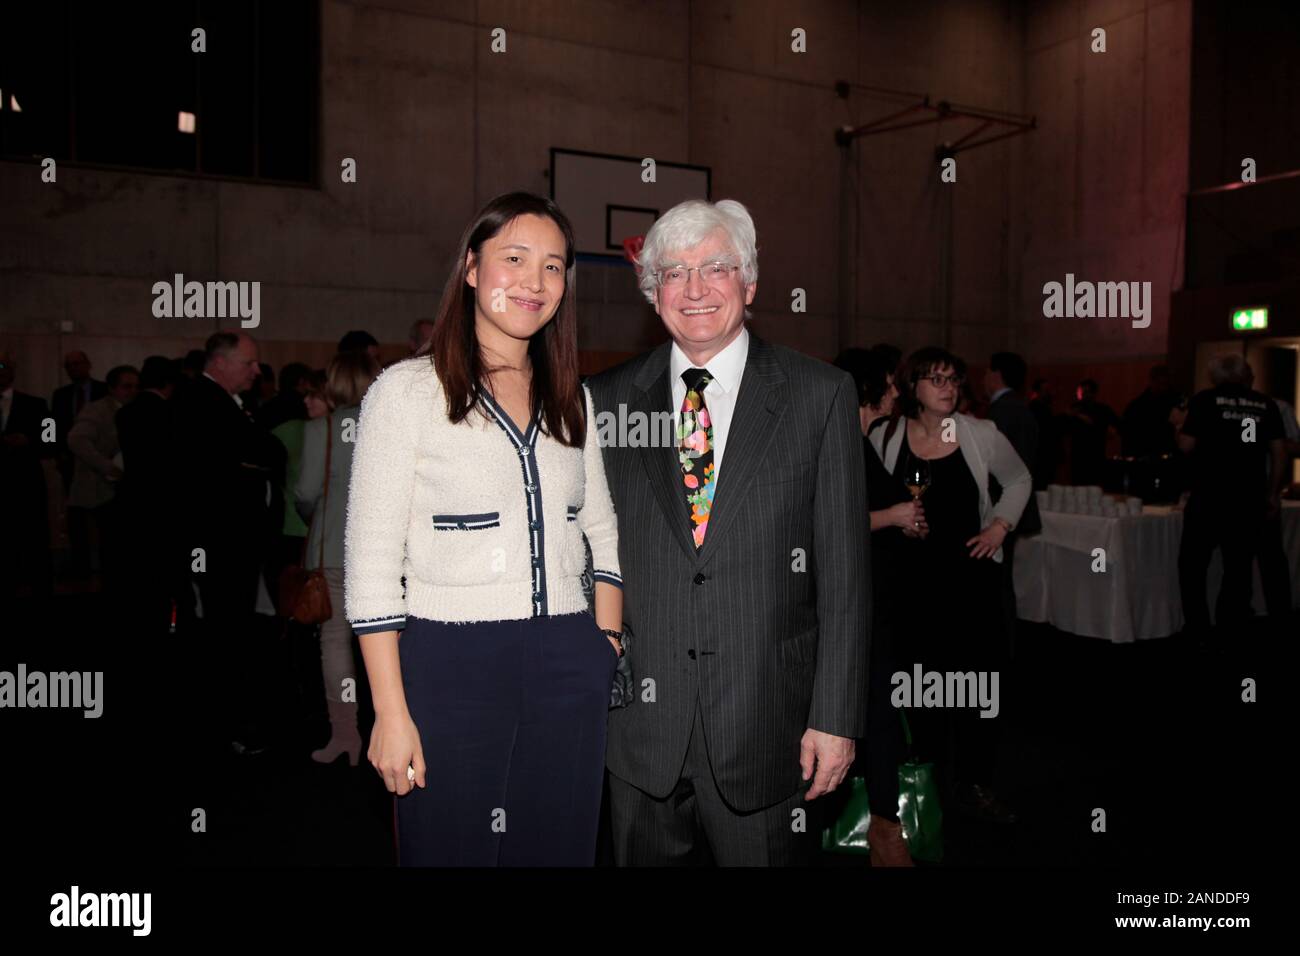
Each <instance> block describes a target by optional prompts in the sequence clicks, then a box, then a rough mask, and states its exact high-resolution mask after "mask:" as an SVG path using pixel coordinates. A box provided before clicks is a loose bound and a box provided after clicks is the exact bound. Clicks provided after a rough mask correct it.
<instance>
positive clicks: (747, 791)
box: [588, 334, 870, 810]
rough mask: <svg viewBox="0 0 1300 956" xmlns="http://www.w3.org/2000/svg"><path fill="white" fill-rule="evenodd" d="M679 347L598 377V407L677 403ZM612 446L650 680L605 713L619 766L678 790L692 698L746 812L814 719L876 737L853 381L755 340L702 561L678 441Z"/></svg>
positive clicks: (640, 644)
mask: <svg viewBox="0 0 1300 956" xmlns="http://www.w3.org/2000/svg"><path fill="white" fill-rule="evenodd" d="M670 348H671V343H666V344H664V345H662V346H660V347H659V348H657V349H655V350H653V351H652V352H648V353H646V354H645V355H641V356H638V357H637V358H634V359H631V360H630V361H628V362H625V363H624V364H622V365H620V366H618V367H616V368H613V369H610V370H609V371H606V372H603V373H602V374H600V375H598V376H595V377H594V378H592V379H590V380H589V381H588V385H589V386H590V387H591V390H592V396H593V398H594V400H595V407H596V411H597V414H598V415H599V413H600V412H605V411H608V412H613V413H615V414H617V413H618V408H619V406H620V405H624V406H625V409H626V413H628V414H630V413H633V412H643V413H646V414H647V415H649V414H650V413H652V412H656V411H668V410H670V406H671V397H670V396H671V392H670V390H669V384H668V375H669V371H668V369H669V363H668V357H669V350H670ZM603 455H604V461H605V469H606V473H607V476H608V479H609V486H610V491H611V493H612V495H613V498H614V508H615V510H616V511H617V512H618V530H619V539H618V548H619V562H620V567H621V569H622V573H623V581H624V587H623V600H624V605H623V618H624V621H625V622H626V624H627V626H628V628H629V629H630V634H631V640H630V641H629V642H628V647H629V649H628V657H629V663H630V665H631V668H632V675H633V679H634V681H635V682H636V685H637V689H638V695H637V697H636V698H635V699H634V700H633V702H632V704H631V705H629V706H628V707H625V708H622V709H618V710H614V711H612V712H611V713H610V720H609V745H608V751H607V762H608V765H609V769H610V772H611V773H613V774H615V775H617V776H618V777H620V778H622V779H623V780H626V781H627V782H629V783H631V784H633V785H634V786H636V787H639V788H640V789H642V790H644V791H646V792H647V793H650V794H651V795H653V796H657V797H662V796H665V795H667V794H668V793H669V792H670V791H671V790H672V788H673V786H674V785H675V784H676V783H677V779H678V774H679V773H680V771H681V767H682V762H683V760H684V759H685V755H686V746H687V743H688V742H689V739H690V732H691V725H692V720H693V718H694V713H695V702H696V699H697V695H698V699H699V700H700V703H701V706H702V711H703V719H704V727H705V739H706V740H707V743H708V753H709V761H710V763H711V764H712V766H713V772H714V776H715V778H716V780H717V784H718V788H719V790H720V791H721V792H722V795H723V797H724V798H725V799H726V800H727V802H728V803H730V804H731V805H732V806H733V807H734V808H736V809H737V810H752V809H757V808H759V807H763V806H768V805H770V804H773V803H776V802H777V801H780V800H783V799H785V798H787V797H789V796H791V795H792V794H793V793H794V792H795V791H796V790H798V789H799V786H800V783H801V779H800V778H801V774H800V769H799V741H800V738H801V737H802V736H803V733H804V731H805V730H806V729H807V728H809V727H812V728H814V729H816V730H822V731H825V732H827V733H831V734H836V735H839V736H844V737H861V736H862V735H863V733H864V723H865V714H866V685H867V674H866V670H867V649H868V643H869V638H870V635H869V633H868V629H869V626H870V625H869V621H870V614H869V613H868V608H869V605H870V574H869V567H868V560H869V558H868V535H869V531H868V524H867V522H868V518H867V498H866V488H865V478H864V470H863V462H862V434H861V431H860V430H859V425H858V413H857V401H856V392H855V389H854V386H853V380H852V379H851V378H850V377H849V376H848V375H847V374H845V373H844V372H842V371H840V370H839V369H836V368H834V367H833V366H831V365H827V364H826V363H824V362H821V361H818V360H817V359H813V358H810V357H808V356H805V355H801V354H800V353H798V352H795V351H792V350H790V349H787V348H783V347H781V346H776V345H771V344H769V343H766V342H764V341H762V340H761V339H759V338H758V337H757V336H753V335H752V334H751V338H750V344H749V355H748V358H747V360H746V363H745V373H744V376H743V377H742V379H741V385H740V392H739V394H738V395H737V399H736V408H735V412H734V414H733V417H732V421H731V425H730V429H729V431H728V433H727V446H726V456H725V458H724V459H723V463H722V464H723V467H720V468H719V472H718V487H717V492H716V494H715V497H714V502H713V510H712V513H711V516H710V519H709V530H708V532H707V534H706V535H705V539H704V546H703V547H702V548H701V549H700V550H699V552H698V553H696V549H695V546H694V544H693V542H692V541H691V538H690V535H689V533H688V527H689V524H690V517H689V510H688V507H687V504H686V498H685V492H684V490H683V489H682V483H681V472H680V470H679V467H678V463H677V453H676V449H674V448H664V447H659V448H646V447H641V448H623V447H616V446H613V445H611V446H609V447H605V448H604V451H603ZM796 549H802V552H803V554H804V556H805V557H806V560H805V561H804V562H803V564H802V570H800V569H799V568H800V563H799V559H798V555H797V554H796ZM647 679H650V680H653V682H654V683H653V686H652V690H653V698H654V699H653V701H649V700H647V699H646V697H648V696H649V688H648V687H647V685H646V683H645V682H646V680H647Z"/></svg>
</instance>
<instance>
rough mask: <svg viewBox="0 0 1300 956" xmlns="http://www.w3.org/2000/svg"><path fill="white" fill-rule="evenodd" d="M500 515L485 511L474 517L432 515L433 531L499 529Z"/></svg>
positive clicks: (495, 512)
mask: <svg viewBox="0 0 1300 956" xmlns="http://www.w3.org/2000/svg"><path fill="white" fill-rule="evenodd" d="M500 526H501V514H500V512H497V511H485V512H483V513H482V514H475V515H434V516H433V530H434V531H481V530H483V529H484V528H499V527H500Z"/></svg>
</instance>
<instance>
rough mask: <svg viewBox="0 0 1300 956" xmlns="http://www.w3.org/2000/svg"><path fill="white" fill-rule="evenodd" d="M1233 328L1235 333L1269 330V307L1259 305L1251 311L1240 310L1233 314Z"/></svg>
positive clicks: (1250, 309)
mask: <svg viewBox="0 0 1300 956" xmlns="http://www.w3.org/2000/svg"><path fill="white" fill-rule="evenodd" d="M1232 328H1233V331H1235V332H1246V331H1251V330H1253V329H1266V328H1268V307H1267V306H1262V305H1257V306H1252V307H1251V308H1249V309H1238V310H1237V311H1235V312H1233V313H1232Z"/></svg>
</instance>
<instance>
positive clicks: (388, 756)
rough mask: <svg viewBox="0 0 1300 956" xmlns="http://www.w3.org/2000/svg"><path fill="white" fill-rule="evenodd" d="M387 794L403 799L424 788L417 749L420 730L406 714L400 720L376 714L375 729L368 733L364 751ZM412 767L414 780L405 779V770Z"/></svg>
mask: <svg viewBox="0 0 1300 956" xmlns="http://www.w3.org/2000/svg"><path fill="white" fill-rule="evenodd" d="M366 759H367V760H369V761H370V764H371V766H373V767H374V768H375V769H376V770H377V771H379V776H381V777H383V778H384V786H385V787H387V788H388V792H389V793H395V794H397V795H398V796H399V797H401V796H405V795H406V794H408V793H410V792H411V791H412V790H413V789H415V788H416V787H423V786H424V751H423V750H422V749H421V748H420V731H419V730H417V729H416V726H415V721H413V720H412V719H411V715H410V714H409V713H406V714H403V715H402V716H401V717H385V716H383V715H376V717H375V729H374V730H373V731H371V733H370V749H369V750H368V751H367V752H366ZM407 767H414V768H415V780H414V781H411V780H409V779H408V778H407V776H406V768H407Z"/></svg>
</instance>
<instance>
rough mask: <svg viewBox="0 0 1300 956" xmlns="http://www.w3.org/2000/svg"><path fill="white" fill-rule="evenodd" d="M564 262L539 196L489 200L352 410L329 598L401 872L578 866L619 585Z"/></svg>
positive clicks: (587, 849)
mask: <svg viewBox="0 0 1300 956" xmlns="http://www.w3.org/2000/svg"><path fill="white" fill-rule="evenodd" d="M574 263H575V254H574V239H573V230H572V228H571V227H570V225H569V222H568V220H567V219H566V218H565V217H564V214H563V213H562V212H560V210H559V209H558V208H557V207H556V206H555V204H554V203H552V202H551V201H550V200H548V199H543V198H541V197H538V196H533V195H530V194H527V193H510V194H508V195H504V196H499V197H497V198H496V199H494V200H492V201H491V202H490V203H488V204H487V206H486V207H484V209H483V210H482V211H480V213H479V214H478V216H476V217H475V219H474V221H473V222H472V223H471V224H470V225H469V227H468V228H467V229H466V230H465V233H464V234H463V235H462V237H461V241H460V247H459V250H458V252H457V255H456V258H455V261H454V263H453V267H452V270H451V275H450V277H449V279H448V281H447V285H446V287H445V289H444V292H443V296H442V303H441V305H440V307H439V310H438V315H437V319H436V321H435V323H434V330H433V334H432V336H431V338H430V339H429V341H428V343H426V345H425V346H424V347H423V348H422V349H421V350H420V352H419V353H417V355H416V356H415V357H413V358H410V359H406V360H404V361H401V362H398V363H396V364H395V365H393V366H391V367H389V368H388V369H386V370H385V371H384V372H383V374H381V375H380V376H379V378H378V379H376V380H375V383H374V384H373V385H372V386H371V387H370V389H369V390H368V391H367V392H366V396H365V399H364V401H363V403H362V406H361V416H360V420H359V422H358V425H357V436H356V441H357V445H356V450H355V453H354V456H353V466H352V475H351V484H350V487H349V494H348V516H347V526H346V531H345V536H344V585H345V599H346V603H347V617H348V622H349V624H350V625H351V626H352V629H353V630H354V631H355V632H356V633H357V635H358V639H359V641H360V643H361V652H362V656H363V657H364V658H365V663H366V671H367V673H368V676H369V678H370V687H371V692H372V696H373V698H374V702H375V727H374V731H373V733H372V734H371V738H370V749H369V753H368V757H369V760H370V762H371V764H372V765H373V766H374V767H375V769H376V770H377V771H378V772H379V774H380V776H381V777H382V778H383V780H384V783H385V785H386V786H387V788H388V789H389V790H390V791H391V792H392V793H394V794H395V795H396V808H395V813H394V818H395V821H394V822H395V826H396V830H397V832H396V838H397V839H396V843H397V853H398V863H399V864H400V865H402V866H498V865H516V866H528V865H560V866H564V865H568V866H591V865H593V864H594V862H595V849H596V831H597V825H598V816H599V810H600V797H601V785H602V782H603V771H604V756H605V724H606V718H607V712H608V706H609V698H610V687H611V683H612V681H613V676H614V670H615V667H616V665H617V663H618V658H619V656H620V655H621V653H622V648H621V642H620V640H619V638H620V637H621V633H622V608H623V600H622V595H623V592H622V578H621V577H620V576H619V573H618V567H619V565H618V525H617V520H616V517H615V515H614V507H613V503H612V500H611V498H610V494H609V488H608V485H607V483H606V480H605V472H604V466H603V463H602V461H601V454H600V449H599V448H598V446H597V444H596V428H595V424H594V421H593V422H592V425H591V427H587V425H586V421H587V420H588V419H592V418H594V413H593V412H592V409H591V398H590V395H589V394H588V393H587V392H586V389H585V388H583V386H582V385H581V384H580V382H579V379H578V348H577V306H576V290H575V288H574V275H575V266H574ZM584 536H585V538H586V539H587V541H588V542H589V543H590V546H591V552H592V556H593V564H594V566H595V569H594V571H593V577H594V578H595V582H596V584H595V591H596V594H595V605H596V607H595V615H594V618H593V616H592V614H591V613H589V612H588V610H587V602H586V598H585V596H584V594H583V587H582V579H583V574H584V572H585V570H586V551H585V548H584V545H583V538H584Z"/></svg>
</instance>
